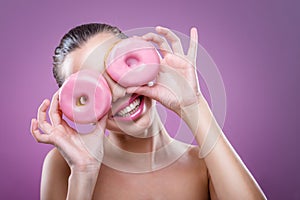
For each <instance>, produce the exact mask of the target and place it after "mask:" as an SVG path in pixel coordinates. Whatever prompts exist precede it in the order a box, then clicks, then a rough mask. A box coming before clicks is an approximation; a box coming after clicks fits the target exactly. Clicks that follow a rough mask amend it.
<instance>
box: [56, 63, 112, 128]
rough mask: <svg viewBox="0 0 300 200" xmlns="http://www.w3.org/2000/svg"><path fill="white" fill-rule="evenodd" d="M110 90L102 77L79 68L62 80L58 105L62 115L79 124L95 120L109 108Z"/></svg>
mask: <svg viewBox="0 0 300 200" xmlns="http://www.w3.org/2000/svg"><path fill="white" fill-rule="evenodd" d="M111 100H112V97H111V92H110V89H109V86H108V84H107V82H106V80H105V79H104V77H103V76H102V75H101V74H100V73H98V72H96V71H93V70H87V69H86V70H80V71H78V72H77V73H74V74H72V75H71V76H69V77H68V79H67V80H66V81H65V82H64V84H63V85H62V87H61V88H60V91H59V105H60V109H61V110H62V112H63V113H64V115H65V116H66V117H67V118H69V119H70V120H71V121H73V122H75V123H79V124H88V123H94V122H97V121H98V120H99V119H101V118H102V117H103V116H104V115H105V114H106V113H107V112H108V110H109V109H110V106H111Z"/></svg>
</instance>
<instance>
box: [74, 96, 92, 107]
mask: <svg viewBox="0 0 300 200" xmlns="http://www.w3.org/2000/svg"><path fill="white" fill-rule="evenodd" d="M88 100H89V98H88V96H87V95H82V96H80V97H79V98H77V102H76V105H77V106H84V105H86V104H87V103H88Z"/></svg>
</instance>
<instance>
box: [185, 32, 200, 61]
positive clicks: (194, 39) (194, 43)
mask: <svg viewBox="0 0 300 200" xmlns="http://www.w3.org/2000/svg"><path fill="white" fill-rule="evenodd" d="M190 37H191V39H190V46H189V50H188V53H187V58H188V59H189V61H191V62H192V63H193V65H194V66H195V65H196V58H197V48H198V33H197V29H196V28H195V27H193V28H192V29H191V33H190Z"/></svg>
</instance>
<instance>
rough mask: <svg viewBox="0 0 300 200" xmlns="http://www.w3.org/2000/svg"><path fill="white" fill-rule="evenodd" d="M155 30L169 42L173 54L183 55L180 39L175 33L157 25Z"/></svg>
mask: <svg viewBox="0 0 300 200" xmlns="http://www.w3.org/2000/svg"><path fill="white" fill-rule="evenodd" d="M156 31H157V32H158V33H159V34H161V35H163V36H164V37H165V38H166V39H167V40H168V41H169V42H170V44H171V46H172V49H173V52H174V53H175V54H179V55H184V52H183V48H182V45H181V41H180V39H179V38H178V36H177V35H176V34H175V33H173V32H172V31H171V30H170V29H168V28H165V27H161V26H157V27H156Z"/></svg>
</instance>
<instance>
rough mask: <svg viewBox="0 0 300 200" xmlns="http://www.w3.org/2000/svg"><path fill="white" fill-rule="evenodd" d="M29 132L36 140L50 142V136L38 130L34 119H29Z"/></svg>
mask: <svg viewBox="0 0 300 200" xmlns="http://www.w3.org/2000/svg"><path fill="white" fill-rule="evenodd" d="M30 132H31V135H32V136H33V137H34V139H35V140H36V141H37V142H39V143H46V144H50V136H49V135H47V134H42V133H41V132H40V131H39V129H38V122H37V120H36V119H32V120H31V126H30Z"/></svg>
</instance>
